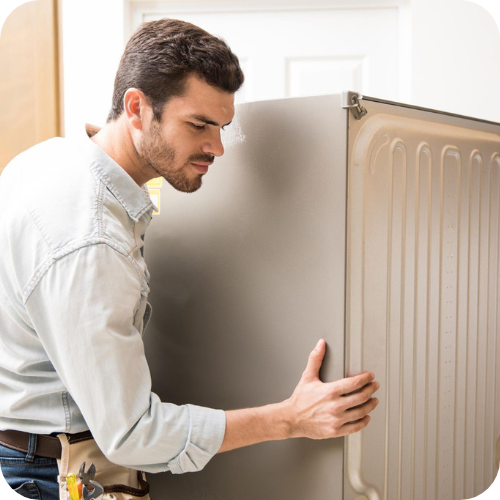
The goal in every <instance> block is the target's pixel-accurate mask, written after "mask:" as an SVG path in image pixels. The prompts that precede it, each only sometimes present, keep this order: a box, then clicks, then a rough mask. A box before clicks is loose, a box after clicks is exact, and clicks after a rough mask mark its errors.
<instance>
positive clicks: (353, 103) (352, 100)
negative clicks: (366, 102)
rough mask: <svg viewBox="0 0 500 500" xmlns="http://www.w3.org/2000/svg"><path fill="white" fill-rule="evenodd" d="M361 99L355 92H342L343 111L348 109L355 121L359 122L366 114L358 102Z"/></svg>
mask: <svg viewBox="0 0 500 500" xmlns="http://www.w3.org/2000/svg"><path fill="white" fill-rule="evenodd" d="M362 98H363V96H362V95H360V94H358V93H357V92H352V91H350V90H346V91H344V92H342V107H343V108H344V109H350V110H351V113H352V115H353V116H354V118H355V119H356V120H361V118H363V116H365V115H366V113H367V111H366V108H363V106H361V104H360V102H359V101H360V99H362Z"/></svg>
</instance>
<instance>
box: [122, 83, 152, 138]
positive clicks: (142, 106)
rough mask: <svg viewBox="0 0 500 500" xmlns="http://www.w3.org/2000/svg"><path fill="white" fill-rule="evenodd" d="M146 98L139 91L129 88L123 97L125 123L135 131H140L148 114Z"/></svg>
mask: <svg viewBox="0 0 500 500" xmlns="http://www.w3.org/2000/svg"><path fill="white" fill-rule="evenodd" d="M148 108H149V105H148V102H147V99H146V96H145V95H144V93H143V92H141V91H140V90H139V89H134V88H130V89H128V90H127V91H126V92H125V95H124V96H123V109H124V111H125V116H126V117H127V122H128V123H129V124H130V125H131V126H132V127H133V128H134V129H136V130H142V129H143V126H144V119H145V117H146V114H147V112H148Z"/></svg>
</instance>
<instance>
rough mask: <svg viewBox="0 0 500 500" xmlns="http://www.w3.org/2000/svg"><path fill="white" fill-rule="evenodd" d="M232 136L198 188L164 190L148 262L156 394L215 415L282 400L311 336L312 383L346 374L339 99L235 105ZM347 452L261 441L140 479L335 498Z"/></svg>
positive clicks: (169, 489)
mask: <svg viewBox="0 0 500 500" xmlns="http://www.w3.org/2000/svg"><path fill="white" fill-rule="evenodd" d="M231 128H232V129H233V130H232V132H227V133H228V134H229V135H228V136H227V137H225V138H224V139H223V141H224V143H225V146H226V152H225V154H224V156H223V157H222V158H220V159H216V161H215V163H214V165H213V166H212V167H210V172H209V173H208V174H207V175H206V176H205V177H204V180H203V186H202V188H201V189H200V190H199V191H197V192H196V193H193V194H183V193H179V192H177V191H175V190H174V189H172V188H171V187H170V186H169V185H168V184H166V183H163V184H164V185H163V187H162V188H161V192H160V214H159V215H155V216H154V217H153V221H152V222H151V227H150V229H149V230H148V234H147V236H146V255H145V256H146V260H147V263H148V267H149V270H150V273H151V294H150V302H151V303H152V306H153V315H152V318H151V321H150V323H149V326H148V330H147V333H146V335H145V338H144V340H145V344H146V354H147V357H148V360H149V363H150V368H151V372H152V378H153V390H154V391H155V392H156V393H158V394H159V395H160V397H161V398H162V400H163V401H167V402H173V403H176V404H185V403H192V404H197V405H200V406H207V407H212V408H221V409H224V410H231V409H237V408H248V407H254V406H261V405H266V404H269V403H275V402H280V401H283V400H285V399H287V398H289V397H290V396H291V394H292V392H293V390H294V388H295V386H296V384H297V383H298V381H299V379H300V377H301V375H302V372H303V371H304V369H305V367H306V364H307V359H308V356H309V353H310V352H311V351H312V349H313V348H314V347H315V345H316V343H317V341H318V340H319V339H320V338H324V339H325V340H326V341H327V344H328V349H327V356H326V360H325V362H324V366H323V369H322V372H321V377H322V379H323V380H325V381H331V380H336V379H340V378H343V374H344V326H345V324H344V319H345V318H344V311H345V233H346V182H347V180H346V143H347V138H346V134H347V131H346V110H344V109H342V108H341V104H340V96H324V97H313V98H303V99H287V100H280V101H269V102H258V103H252V104H244V105H241V106H239V107H238V108H237V115H236V118H235V120H234V123H233V124H232V125H231V127H230V129H231ZM343 453H344V448H343V439H342V438H340V439H332V440H326V441H314V440H307V439H292V440H288V441H278V442H269V443H262V444H258V445H254V446H251V447H247V448H242V449H239V450H235V451H231V452H227V453H223V454H220V455H217V456H215V457H214V458H213V459H212V460H211V461H210V462H209V463H208V465H207V466H206V467H205V469H204V470H202V471H201V472H196V473H190V474H182V475H172V474H169V473H167V474H158V475H149V476H148V480H149V481H150V482H151V489H152V491H151V496H152V498H163V499H167V500H177V499H178V500H181V499H182V500H189V499H193V500H194V499H196V500H201V499H203V500H205V499H207V500H208V499H213V500H225V499H227V500H229V499H231V500H233V499H238V500H255V499H256V498H258V499H260V500H275V499H277V498H286V499H288V500H304V499H305V498H307V499H308V500H324V499H326V498H328V499H330V500H341V499H342V497H343V491H342V486H343Z"/></svg>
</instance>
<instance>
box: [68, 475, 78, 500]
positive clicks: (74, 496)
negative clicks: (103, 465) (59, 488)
mask: <svg viewBox="0 0 500 500" xmlns="http://www.w3.org/2000/svg"><path fill="white" fill-rule="evenodd" d="M66 484H67V485H68V493H69V500H80V495H79V493H78V485H77V484H76V474H68V475H67V476H66Z"/></svg>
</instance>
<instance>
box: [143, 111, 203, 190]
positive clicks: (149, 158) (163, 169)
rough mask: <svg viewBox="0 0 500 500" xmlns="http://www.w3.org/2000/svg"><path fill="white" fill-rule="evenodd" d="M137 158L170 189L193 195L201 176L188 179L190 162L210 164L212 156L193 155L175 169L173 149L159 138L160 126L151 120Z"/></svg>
mask: <svg viewBox="0 0 500 500" xmlns="http://www.w3.org/2000/svg"><path fill="white" fill-rule="evenodd" d="M138 153H139V156H140V157H141V158H142V160H144V161H145V162H146V163H147V164H148V165H149V166H150V167H151V168H152V169H153V170H154V171H155V172H156V173H157V174H158V175H159V176H161V177H163V178H164V179H165V180H166V181H167V182H168V183H169V184H170V185H171V186H172V187H174V188H175V189H177V190H178V191H182V192H183V193H193V192H194V191H197V190H198V189H199V188H200V187H201V183H202V181H201V177H202V176H201V175H195V176H194V177H192V178H190V177H188V172H189V170H188V168H189V164H190V163H191V162H196V161H199V162H212V161H213V156H211V155H208V154H195V155H191V156H189V157H188V159H187V160H186V162H185V163H184V164H183V165H182V166H181V167H180V168H179V167H176V164H177V161H178V159H177V155H176V152H175V149H174V147H173V146H172V145H170V144H169V143H168V142H167V141H165V140H164V139H163V138H162V136H161V124H160V122H158V121H157V120H154V119H153V120H152V122H151V127H150V129H149V132H148V133H146V134H143V136H142V139H141V142H140V144H139V147H138Z"/></svg>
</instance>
